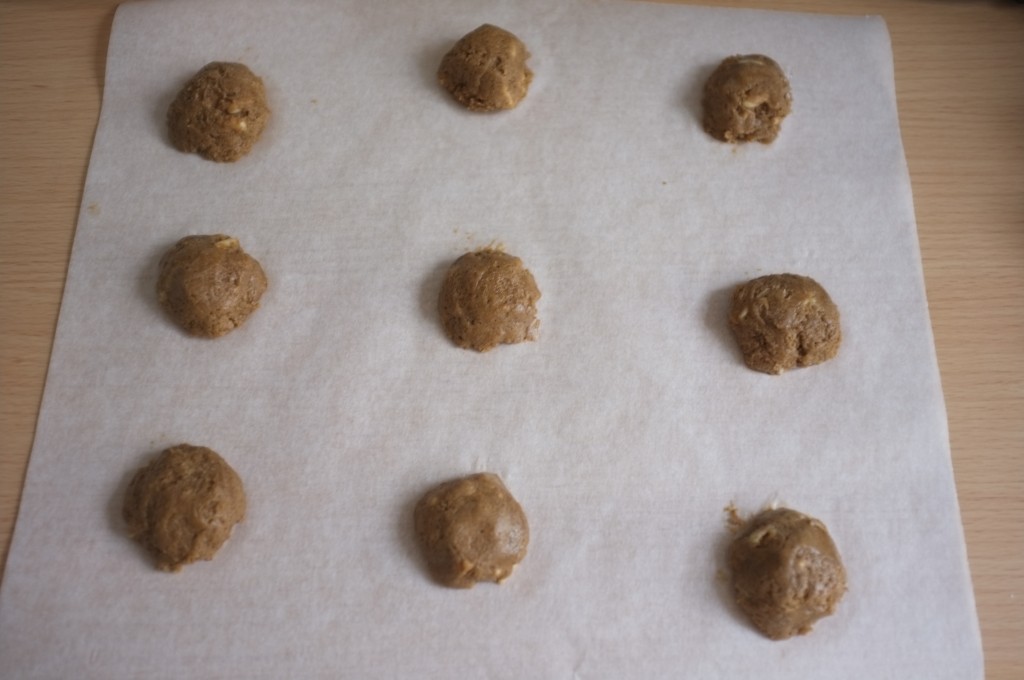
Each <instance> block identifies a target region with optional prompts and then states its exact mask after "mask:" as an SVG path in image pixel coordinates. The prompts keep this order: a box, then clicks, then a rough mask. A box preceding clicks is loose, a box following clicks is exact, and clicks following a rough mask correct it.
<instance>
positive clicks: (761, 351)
mask: <svg viewBox="0 0 1024 680" xmlns="http://www.w3.org/2000/svg"><path fill="white" fill-rule="evenodd" d="M729 327H730V328H732V332H733V333H734V334H735V336H736V340H737V341H738V342H739V345H740V351H741V352H743V360H744V361H745V362H746V364H747V366H749V367H750V368H752V369H754V370H755V371H761V372H763V373H771V374H775V375H778V374H780V373H782V372H783V371H786V370H788V369H790V368H793V367H795V366H812V365H814V364H820V363H821V362H823V361H828V360H829V359H831V358H832V357H834V356H835V355H836V353H837V352H838V351H839V343H840V341H841V340H842V333H841V331H840V328H839V309H837V308H836V306H835V303H833V302H832V298H830V297H829V296H828V293H827V292H825V289H824V288H822V287H821V285H819V284H818V282H817V281H815V280H814V279H811V278H808V277H806V276H798V275H796V274H771V275H769V276H762V277H760V278H756V279H754V280H752V281H749V282H747V283H745V284H743V285H742V286H739V287H737V288H736V291H735V292H734V293H733V296H732V309H731V310H730V311H729Z"/></svg>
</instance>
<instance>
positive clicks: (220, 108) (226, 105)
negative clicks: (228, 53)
mask: <svg viewBox="0 0 1024 680" xmlns="http://www.w3.org/2000/svg"><path fill="white" fill-rule="evenodd" d="M269 118H270V109H269V108H268V107H267V94H266V90H265V88H264V87H263V81H262V80H261V79H260V78H259V77H258V76H257V75H256V74H254V73H253V72H252V71H250V70H249V68H248V67H247V66H245V65H244V64H235V63H230V62H217V61H215V62H212V63H209V64H207V65H206V66H204V67H203V68H201V69H200V70H199V72H198V73H196V74H195V75H194V76H192V78H191V80H189V81H188V82H187V83H185V87H183V88H182V89H181V92H179V93H178V96H177V97H175V99H174V101H173V102H172V103H171V106H170V108H169V109H168V110H167V127H168V131H169V133H170V138H171V143H172V144H173V145H174V147H175V148H176V149H178V150H179V151H184V152H186V153H197V154H199V155H200V156H202V157H203V158H206V159H207V160H211V161H217V162H220V163H230V162H234V161H237V160H238V159H239V158H241V157H243V156H245V155H246V154H247V153H249V151H250V150H252V147H253V145H254V144H255V143H256V140H258V139H259V138H260V135H261V134H262V133H263V128H264V127H266V125H267V120H268V119H269Z"/></svg>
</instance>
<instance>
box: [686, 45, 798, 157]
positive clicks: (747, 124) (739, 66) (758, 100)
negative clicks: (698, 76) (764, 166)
mask: <svg viewBox="0 0 1024 680" xmlns="http://www.w3.org/2000/svg"><path fill="white" fill-rule="evenodd" d="M792 101H793V95H792V93H791V92H790V89H789V81H788V80H787V79H786V74H785V73H783V72H782V68H781V67H780V66H779V65H778V64H776V63H775V62H774V61H773V60H772V59H770V58H768V57H766V56H764V55H763V54H744V55H736V56H733V57H728V58H727V59H725V60H724V61H722V63H721V64H719V65H718V68H716V69H715V70H714V72H713V73H712V74H711V76H710V77H709V78H708V80H707V82H706V83H705V85H704V102H703V105H704V130H705V131H706V132H707V133H708V134H709V135H711V136H712V137H714V138H715V139H718V140H721V141H723V142H762V143H764V144H768V143H770V142H772V141H773V140H774V139H775V138H776V137H777V136H778V134H779V130H780V129H781V127H782V119H783V118H785V117H786V116H787V115H789V112H790V110H791V108H792Z"/></svg>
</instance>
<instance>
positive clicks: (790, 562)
mask: <svg viewBox="0 0 1024 680" xmlns="http://www.w3.org/2000/svg"><path fill="white" fill-rule="evenodd" d="M728 559H729V570H730V571H731V572H732V589H733V594H734V595H735V597H736V604H737V605H739V608H740V609H741V610H743V613H744V614H746V615H747V617H748V618H749V619H750V622H751V623H753V624H754V626H755V627H756V628H757V629H758V630H760V631H761V632H762V633H764V634H765V635H766V636H768V637H769V638H771V639H773V640H784V639H786V638H789V637H793V636H794V635H804V634H806V633H809V632H810V630H811V626H812V625H814V623H815V622H816V621H817V620H818V619H820V618H822V617H825V616H829V615H830V614H832V613H833V612H835V609H836V605H837V604H838V603H839V600H841V599H842V597H843V594H844V593H845V592H846V571H845V570H844V569H843V563H842V561H841V560H840V559H839V552H838V551H837V550H836V546H835V544H834V543H833V542H832V537H831V536H829V534H828V529H826V528H825V525H824V524H822V523H821V522H819V521H818V520H816V519H814V518H813V517H808V516H807V515H804V514H801V513H799V512H797V511H795V510H789V509H786V508H779V509H776V510H766V511H764V512H762V513H761V514H759V515H757V516H755V517H754V518H753V519H751V520H750V521H749V522H747V523H746V525H745V526H744V527H743V528H742V529H740V531H739V533H738V534H737V535H736V537H735V538H734V539H733V541H732V543H731V544H730V545H729V557H728Z"/></svg>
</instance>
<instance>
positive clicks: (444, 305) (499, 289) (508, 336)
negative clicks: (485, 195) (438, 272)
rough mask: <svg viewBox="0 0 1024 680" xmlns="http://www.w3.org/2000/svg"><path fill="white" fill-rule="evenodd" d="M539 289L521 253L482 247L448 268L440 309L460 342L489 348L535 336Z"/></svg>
mask: <svg viewBox="0 0 1024 680" xmlns="http://www.w3.org/2000/svg"><path fill="white" fill-rule="evenodd" d="M539 299H540V290H539V289H538V288H537V283H536V282H535V281H534V280H533V275H532V274H530V272H529V271H528V270H527V269H526V268H525V267H523V262H522V260H520V259H519V258H518V257H515V256H513V255H508V254H506V253H503V252H501V251H498V250H493V249H489V248H484V249H483V250H478V251H475V252H472V253H466V254H465V255H463V256H462V257H460V258H459V259H457V260H456V261H455V262H454V263H453V264H452V266H451V267H449V269H448V273H447V274H446V275H445V277H444V283H443V284H442V285H441V295H440V297H439V298H438V312H439V313H440V315H441V325H442V326H443V327H444V332H445V334H446V335H447V336H448V337H449V338H450V339H451V341H452V342H454V343H455V344H456V345H458V346H459V347H462V348H466V349H475V350H477V351H478V352H486V351H487V350H489V349H492V348H494V347H495V346H497V345H498V344H502V343H504V344H514V343H517V342H524V341H526V340H535V339H536V338H537V329H538V327H539V326H540V321H539V320H538V319H537V300H539Z"/></svg>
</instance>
